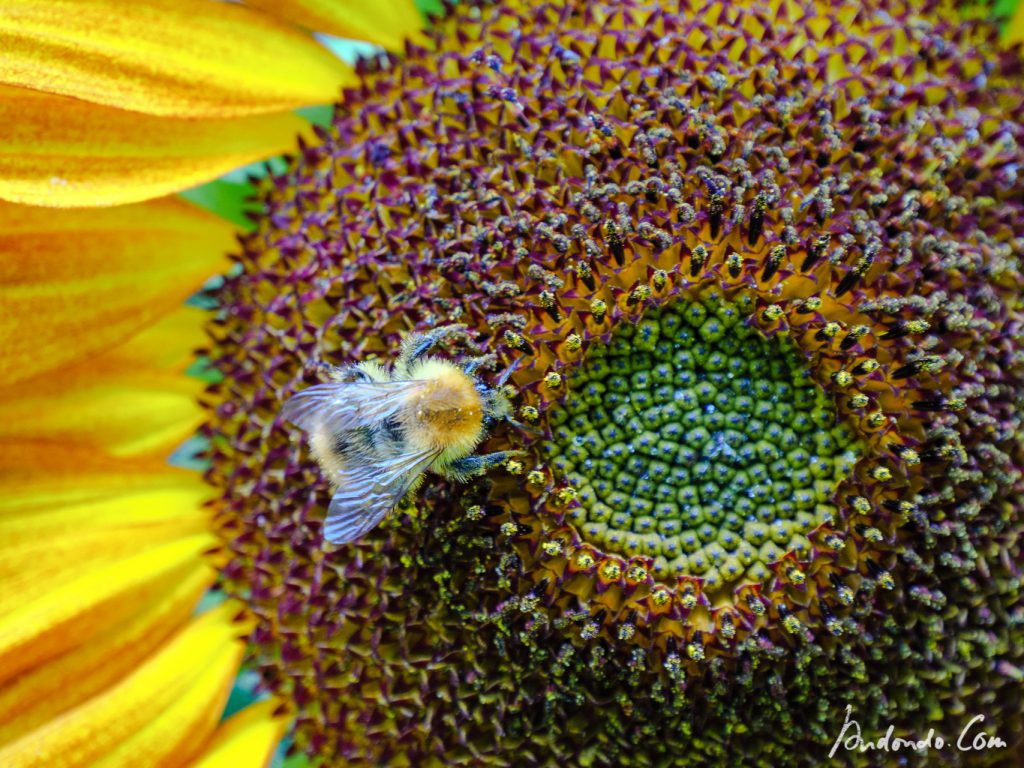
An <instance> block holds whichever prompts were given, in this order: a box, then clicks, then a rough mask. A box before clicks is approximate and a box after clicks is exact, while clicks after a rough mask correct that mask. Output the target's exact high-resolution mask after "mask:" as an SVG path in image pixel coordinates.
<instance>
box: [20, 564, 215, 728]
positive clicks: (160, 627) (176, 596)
mask: <svg viewBox="0 0 1024 768" xmlns="http://www.w3.org/2000/svg"><path fill="white" fill-rule="evenodd" d="M215 577H216V571H215V570H214V569H213V568H211V567H210V566H209V565H208V564H207V563H204V562H202V561H199V560H197V561H196V563H195V564H194V566H193V567H192V569H191V570H190V571H189V572H188V573H187V574H186V575H185V576H184V577H183V578H182V579H180V580H179V581H177V582H175V583H174V584H172V585H171V586H170V587H169V588H167V589H166V590H164V591H163V592H161V593H160V594H158V595H156V596H155V597H154V598H153V600H152V601H150V602H149V603H148V604H146V605H145V606H143V608H142V610H141V611H140V612H139V613H137V614H135V615H133V616H132V617H130V618H128V619H126V620H125V621H121V622H117V623H114V624H111V625H110V626H108V627H105V628H104V629H103V631H101V632H100V633H99V634H97V635H96V636H94V637H92V638H91V639H90V640H89V641H88V642H87V643H85V644H83V645H81V646H79V647H77V648H74V649H72V650H71V651H69V652H68V653H66V654H63V655H61V656H58V657H56V658H53V659H51V660H49V661H48V662H46V663H45V664H42V665H41V666H38V667H36V668H35V669H32V670H30V671H28V672H25V673H23V674H21V675H19V676H18V677H17V678H15V679H14V680H12V681H10V682H9V683H8V684H7V685H6V686H2V687H0V745H3V744H7V743H9V742H11V741H13V740H14V739H16V738H19V737H21V736H23V735H25V734H26V733H28V732H29V731H31V730H33V729H35V728H38V727H39V726H41V725H43V724H45V723H46V722H47V721H49V720H52V719H53V718H55V717H57V716H58V715H60V714H61V713H63V712H66V711H67V710H69V709H71V708H72V707H76V706H78V705H79V704H81V703H83V702H84V701H87V700H88V699H91V698H92V697H93V696H95V695H97V694H99V693H100V692H102V691H104V690H106V689H107V688H110V687H111V686H112V685H114V684H115V683H117V682H119V681H120V680H123V679H124V678H125V677H126V676H127V675H128V674H130V673H131V672H132V670H134V669H135V668H136V667H137V666H138V665H139V664H141V663H142V662H143V661H144V660H145V659H146V658H148V657H149V656H150V655H152V654H153V653H154V652H155V651H156V650H157V649H158V648H159V647H160V646H161V645H163V644H164V643H165V642H166V641H167V640H168V639H169V638H170V637H171V635H172V634H173V633H174V632H176V631H177V630H178V629H179V628H180V627H182V626H183V625H184V624H185V623H186V622H187V621H188V618H189V616H190V615H191V614H192V612H193V610H194V609H195V606H196V603H198V601H199V599H200V597H201V596H202V594H203V592H205V591H206V590H207V589H208V588H209V587H210V585H211V584H212V582H213V580H214V578H215Z"/></svg>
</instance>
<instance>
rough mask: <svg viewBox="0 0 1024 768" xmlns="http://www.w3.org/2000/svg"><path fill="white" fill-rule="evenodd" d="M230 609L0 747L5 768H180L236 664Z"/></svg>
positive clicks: (239, 648) (205, 733) (212, 718)
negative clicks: (117, 680) (93, 694)
mask: <svg viewBox="0 0 1024 768" xmlns="http://www.w3.org/2000/svg"><path fill="white" fill-rule="evenodd" d="M236 612H237V607H235V606H232V605H231V604H225V605H223V606H220V607H218V608H215V609H213V610H211V611H208V612H207V613H205V614H203V615H201V616H199V617H198V618H197V619H195V620H194V621H193V622H191V623H190V624H189V625H188V626H187V627H186V628H185V629H183V630H182V631H181V632H179V633H178V634H177V635H176V636H175V637H174V638H173V639H172V640H171V641H170V642H168V643H167V644H166V645H165V646H164V647H163V648H162V649H161V650H160V651H159V652H158V653H156V654H155V655H154V656H152V657H150V658H149V659H147V661H146V662H145V663H144V664H143V665H142V666H140V667H139V668H138V669H136V670H135V671H134V672H133V673H132V674H131V675H129V676H128V677H127V678H125V679H124V680H122V681H121V682H120V683H118V684H117V685H115V686H114V687H112V688H110V689H108V690H106V691H104V692H103V693H101V694H99V695H98V696H96V697H94V698H93V699H90V700H89V701H87V702H85V703H84V704H81V705H80V706H78V707H75V708H74V709H71V710H69V711H68V712H66V713H65V714H63V715H62V716H60V717H57V718H56V719H54V720H51V721H49V722H48V723H47V724H46V725H43V726H42V727H40V728H37V729H36V730H34V731H32V732H30V733H28V734H26V735H24V736H23V737H22V738H20V739H18V740H17V741H15V742H13V743H11V744H9V745H7V746H6V747H4V748H0V765H3V766H5V768H23V767H27V766H47V768H72V766H86V765H88V766H115V765H117V766H174V765H187V764H188V762H189V761H190V760H191V759H192V758H193V757H195V755H196V753H197V752H198V751H199V750H200V749H201V747H202V744H203V743H204V741H206V739H207V738H208V737H209V735H210V734H211V733H212V732H213V731H214V729H215V727H216V724H217V719H218V718H219V716H220V713H221V711H222V710H223V707H224V701H225V700H226V698H227V695H228V691H229V690H230V687H231V681H232V679H233V678H234V675H235V673H236V671H237V669H238V665H239V662H240V661H241V657H242V652H243V650H244V645H243V644H242V643H241V642H239V641H238V639H237V637H238V635H239V634H240V633H241V632H240V630H241V628H240V627H239V626H238V625H237V624H234V623H232V618H233V616H234V614H235V613H236Z"/></svg>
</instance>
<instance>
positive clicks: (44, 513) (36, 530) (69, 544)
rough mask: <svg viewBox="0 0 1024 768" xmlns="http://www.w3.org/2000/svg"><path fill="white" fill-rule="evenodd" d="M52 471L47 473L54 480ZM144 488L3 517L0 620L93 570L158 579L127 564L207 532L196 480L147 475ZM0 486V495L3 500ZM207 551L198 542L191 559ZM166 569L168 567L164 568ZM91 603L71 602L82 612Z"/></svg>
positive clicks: (203, 492) (201, 488)
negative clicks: (139, 555)
mask: <svg viewBox="0 0 1024 768" xmlns="http://www.w3.org/2000/svg"><path fill="white" fill-rule="evenodd" d="M60 469H61V468H60V467H54V468H53V470H54V473H55V474H56V473H57V472H59V471H60ZM150 482H151V485H150V487H146V486H144V485H141V484H139V485H137V486H136V487H134V488H131V489H127V488H126V489H124V490H123V491H121V492H120V493H113V494H111V495H109V496H107V497H101V498H98V499H92V500H87V501H83V502H81V503H77V504H65V505H61V506H55V507H51V508H44V509H40V508H38V507H37V508H36V509H34V510H30V511H27V512H17V511H8V512H6V513H5V514H4V515H3V516H2V517H0V619H2V617H3V614H5V613H8V612H10V613H14V612H17V611H19V610H24V609H25V607H26V606H27V605H28V604H29V603H32V602H33V601H40V603H41V604H42V603H43V602H45V601H46V600H47V599H48V597H47V596H48V595H51V594H54V593H57V592H60V591H61V590H65V589H67V590H72V591H74V590H75V589H76V585H77V584H78V582H79V581H81V580H82V579H84V578H85V577H86V575H87V574H89V573H91V572H92V571H93V570H95V571H97V573H98V572H99V571H102V570H104V569H106V570H111V569H113V570H112V571H111V572H117V571H116V569H117V568H120V567H124V568H126V569H129V570H131V569H133V568H137V570H136V571H132V572H133V573H136V572H137V573H138V574H140V576H139V578H142V579H149V578H150V576H152V577H153V578H158V577H159V576H160V575H161V572H160V571H159V567H162V566H158V564H157V563H156V562H155V561H154V563H152V564H150V565H152V566H153V567H154V568H157V569H158V570H156V571H150V570H147V568H146V567H144V566H141V565H139V564H138V563H135V562H134V561H131V556H132V555H134V554H135V553H138V552H142V551H144V550H145V551H148V550H154V549H156V548H159V547H163V546H165V545H167V544H172V543H174V542H180V541H182V540H184V539H186V538H187V539H189V540H192V545H195V543H196V542H195V541H194V537H196V536H199V535H201V534H204V533H205V532H206V530H207V528H208V527H209V524H210V512H209V510H208V509H207V508H206V507H205V501H206V500H207V498H208V497H209V491H208V488H207V487H206V486H205V485H204V484H203V482H202V479H201V478H200V477H199V475H198V474H197V473H194V472H188V471H186V470H178V471H177V472H176V473H174V474H170V475H167V474H163V473H154V474H153V475H152V476H151V477H150ZM4 485H5V484H4V483H0V492H6V489H5V488H4ZM22 493H25V491H24V489H23V490H22ZM210 545H212V542H211V541H204V542H202V546H198V548H196V549H195V551H196V552H199V551H201V550H202V549H204V548H206V547H207V546H210ZM166 567H168V568H170V567H174V563H173V562H172V561H168V563H167V564H166ZM96 578H101V576H99V575H97V576H96ZM109 586H111V587H113V586H114V585H109ZM62 594H63V593H62ZM94 597H96V596H87V597H84V598H83V597H75V599H76V600H78V601H79V602H83V605H84V604H85V603H88V602H89V601H90V600H93V598H94ZM97 599H98V598H97ZM111 599H120V594H119V593H112V597H111ZM0 646H2V643H0ZM0 667H2V665H0ZM3 672H4V670H3V669H2V668H0V677H2V676H3Z"/></svg>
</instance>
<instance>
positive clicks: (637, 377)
mask: <svg viewBox="0 0 1024 768" xmlns="http://www.w3.org/2000/svg"><path fill="white" fill-rule="evenodd" d="M748 314H749V312H745V311H744V310H743V309H742V308H741V306H739V305H737V304H730V303H726V302H722V301H719V300H717V299H714V298H712V299H705V300H702V301H685V302H677V303H674V304H672V305H670V306H666V307H663V308H660V309H658V310H656V311H651V312H648V313H647V314H646V316H645V317H644V319H643V320H642V321H641V322H639V323H638V324H637V325H636V326H633V325H630V324H626V323H624V324H622V325H621V326H620V327H619V328H618V329H617V330H616V331H615V332H614V334H613V335H612V338H611V341H610V343H609V344H608V345H607V347H602V348H594V349H592V350H591V351H590V352H589V353H588V356H587V359H586V361H585V362H584V364H583V365H581V366H580V367H579V368H578V369H577V370H576V371H575V373H574V374H573V375H572V376H571V377H570V395H569V396H568V398H567V401H566V405H565V408H564V409H558V410H557V411H555V412H553V413H552V414H551V423H552V440H551V442H549V443H548V444H547V445H546V449H547V451H548V454H549V455H550V456H551V457H552V466H553V467H554V468H555V470H556V471H558V472H559V473H560V474H562V475H563V476H564V477H566V478H567V479H568V480H569V482H570V483H571V484H572V485H573V487H575V489H576V490H577V492H578V498H579V501H580V504H579V507H578V508H575V509H572V510H570V513H569V516H570V519H571V520H572V522H573V523H574V524H575V525H576V526H577V528H578V529H579V530H580V532H581V534H582V535H583V537H584V539H585V540H587V541H589V542H590V543H592V544H594V545H595V546H597V547H599V548H600V549H602V550H604V551H607V552H615V553H618V554H620V555H623V556H627V557H628V556H632V555H648V556H651V557H653V558H654V560H655V574H656V575H657V576H660V577H668V576H673V575H694V576H700V577H702V578H703V579H705V586H706V588H707V587H718V586H724V585H728V584H731V583H732V582H735V581H737V580H739V579H744V580H753V581H762V580H763V579H764V578H765V577H766V576H767V575H768V571H767V569H766V565H767V564H768V563H771V562H773V561H775V560H778V559H779V558H780V557H782V556H783V555H784V554H785V553H786V552H787V551H789V550H795V551H796V552H797V553H806V552H807V551H808V548H809V542H808V540H807V537H806V536H807V534H808V533H809V532H810V531H811V530H813V529H814V528H815V527H816V526H818V525H819V524H821V523H823V522H825V521H827V520H830V519H831V518H832V516H833V512H834V510H835V508H834V506H833V504H832V503H831V501H830V499H831V497H832V495H833V493H834V491H835V489H836V486H837V484H838V483H839V482H840V481H841V480H842V479H844V478H845V477H847V476H848V475H849V473H850V471H851V469H852V467H853V465H854V463H855V462H856V460H857V458H858V454H859V451H858V449H857V445H856V442H855V440H854V438H853V435H852V433H851V431H850V430H849V429H848V428H847V427H846V426H845V425H844V424H840V423H838V419H837V415H836V411H835V408H834V407H833V406H832V404H831V403H830V402H829V400H828V398H827V397H826V395H825V393H824V392H823V391H822V389H821V388H820V387H819V386H818V385H817V384H816V383H815V382H814V381H813V380H812V379H811V378H810V374H809V370H808V367H807V364H806V362H805V360H804V359H803V357H802V356H801V354H800V353H799V351H798V350H797V349H796V347H795V346H794V345H793V344H792V343H791V342H789V341H788V340H786V339H783V338H772V339H768V338H765V337H764V336H763V335H762V334H761V333H760V332H759V331H757V330H755V329H754V328H753V327H752V326H751V325H750V324H749V323H747V322H745V321H746V317H747V315H748Z"/></svg>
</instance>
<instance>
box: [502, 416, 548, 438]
mask: <svg viewBox="0 0 1024 768" xmlns="http://www.w3.org/2000/svg"><path fill="white" fill-rule="evenodd" d="M505 421H507V422H508V423H509V424H511V425H512V426H513V427H515V428H516V429H521V430H523V432H527V433H529V434H531V435H535V436H536V437H543V436H544V430H542V429H537V427H533V426H530V425H529V424H523V422H521V421H516V420H515V419H512V418H506V419H505Z"/></svg>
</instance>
